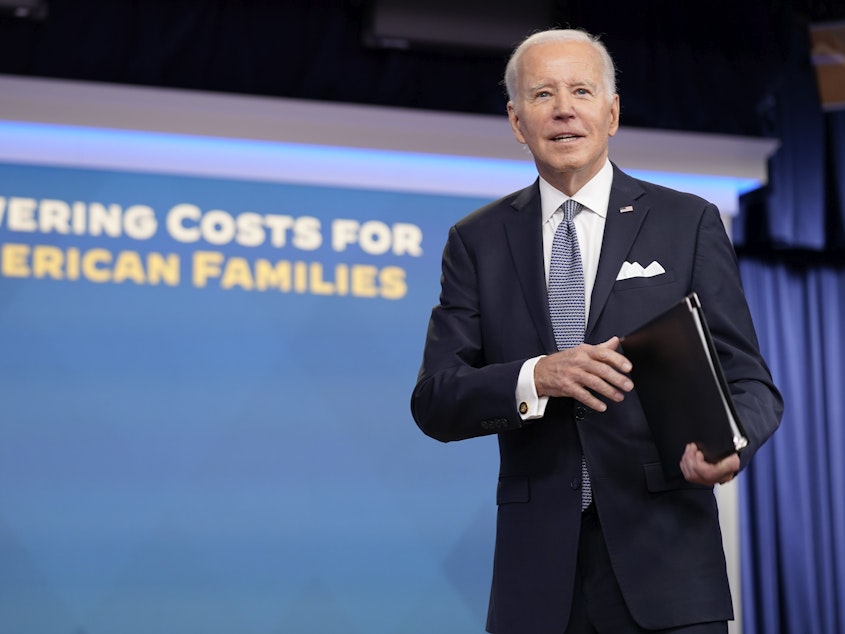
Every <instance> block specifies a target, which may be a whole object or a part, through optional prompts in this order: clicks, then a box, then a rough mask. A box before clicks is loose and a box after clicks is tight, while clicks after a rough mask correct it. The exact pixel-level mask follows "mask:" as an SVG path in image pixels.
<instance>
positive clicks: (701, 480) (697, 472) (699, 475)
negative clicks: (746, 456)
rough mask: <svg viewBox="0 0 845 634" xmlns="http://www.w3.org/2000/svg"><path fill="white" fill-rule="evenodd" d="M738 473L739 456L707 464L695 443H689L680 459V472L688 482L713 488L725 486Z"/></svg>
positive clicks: (732, 455) (731, 456) (734, 455)
mask: <svg viewBox="0 0 845 634" xmlns="http://www.w3.org/2000/svg"><path fill="white" fill-rule="evenodd" d="M738 471H739V454H735V453H733V454H731V455H730V456H728V457H727V458H724V459H722V460H720V461H719V462H715V463H714V462H707V461H706V460H705V459H704V454H703V453H701V451H700V450H699V449H698V447H697V446H696V444H695V443H690V444H688V445H687V447H686V449H685V450H684V455H683V456H682V457H681V472H682V473H683V474H684V478H686V479H687V481H688V482H694V483H696V484H704V485H708V486H713V485H714V484H725V483H726V482H730V481H731V480H733V479H734V477H736V474H737V472H738Z"/></svg>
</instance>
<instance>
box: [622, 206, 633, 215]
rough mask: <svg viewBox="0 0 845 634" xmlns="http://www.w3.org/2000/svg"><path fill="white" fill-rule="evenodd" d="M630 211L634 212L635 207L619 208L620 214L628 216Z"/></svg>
mask: <svg viewBox="0 0 845 634" xmlns="http://www.w3.org/2000/svg"><path fill="white" fill-rule="evenodd" d="M629 211H634V207H633V206H632V205H627V206H625V207H620V208H619V213H620V214H626V213H628V212H629Z"/></svg>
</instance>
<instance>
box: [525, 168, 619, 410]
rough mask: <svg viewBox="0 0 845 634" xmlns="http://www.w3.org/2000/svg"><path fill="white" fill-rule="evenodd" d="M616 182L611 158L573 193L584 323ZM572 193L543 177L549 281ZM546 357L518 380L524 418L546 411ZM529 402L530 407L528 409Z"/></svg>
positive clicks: (531, 362) (533, 362)
mask: <svg viewBox="0 0 845 634" xmlns="http://www.w3.org/2000/svg"><path fill="white" fill-rule="evenodd" d="M612 184H613V166H612V165H611V164H610V161H609V160H606V161H605V164H604V166H603V167H602V168H601V170H599V172H598V174H596V175H595V176H593V178H592V179H590V181H589V182H587V184H585V185H584V186H583V187H582V188H581V189H579V190H578V191H577V192H575V194H574V195H573V196H572V198H573V199H575V201H576V202H579V203H581V205H582V207H583V208H582V209H581V211H580V212H579V213H578V214H577V215H576V216H575V219H574V222H575V232H576V234H577V235H578V247H579V249H580V251H581V264H582V266H583V268H584V311H585V314H584V323H586V321H587V318H588V317H589V315H590V296H591V295H592V293H593V284H595V281H596V270H597V269H598V266H599V255H600V253H601V244H602V237H603V236H604V223H605V220H606V218H607V205H608V202H609V200H610V187H611V185H612ZM569 198H570V197H569V196H567V195H566V194H564V193H563V192H561V191H560V190H557V189H555V188H554V187H552V186H551V185H550V184H549V183H548V182H546V181H545V180H543V178H542V177H540V203H541V206H542V213H543V225H542V227H543V261H544V263H545V267H546V285H547V286H548V283H549V265H550V262H551V259H552V242H553V240H554V235H555V231H556V230H557V227H558V225H559V224H560V223H561V222H562V220H563V211H562V210H561V209H560V206H561V205H562V204H563V203H564V202H565V201H567V200H568V199H569ZM541 358H542V357H534V358H533V359H529V360H528V361H526V362H525V363H524V364H523V365H522V369H521V370H520V372H519V379H518V381H517V384H516V403H517V411H519V412H520V416H521V417H522V419H523V420H532V419H535V418H542V416H543V414H545V412H546V404H547V403H548V402H549V397H548V396H544V397H540V396H538V395H537V389H536V387H535V385H534V366H535V365H537V361H539V360H540V359H541ZM526 406H527V409H526Z"/></svg>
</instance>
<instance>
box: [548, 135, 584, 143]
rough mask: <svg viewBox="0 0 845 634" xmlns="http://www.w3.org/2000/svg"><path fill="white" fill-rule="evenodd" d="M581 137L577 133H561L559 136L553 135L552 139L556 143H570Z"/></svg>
mask: <svg viewBox="0 0 845 634" xmlns="http://www.w3.org/2000/svg"><path fill="white" fill-rule="evenodd" d="M580 138H581V137H580V136H578V135H576V134H559V135H557V136H553V137H552V139H551V140H552V141H555V142H556V143H557V142H559V143H569V142H570V141H575V140H576V139H580Z"/></svg>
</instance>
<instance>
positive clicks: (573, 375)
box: [534, 337, 634, 412]
mask: <svg viewBox="0 0 845 634" xmlns="http://www.w3.org/2000/svg"><path fill="white" fill-rule="evenodd" d="M618 349H619V337H612V338H610V339H608V340H607V341H605V342H604V343H600V344H598V345H591V344H587V343H582V344H580V345H578V346H576V347H574V348H567V349H566V350H561V351H559V352H556V353H554V354H551V355H548V356H546V357H543V358H542V359H540V360H539V361H538V362H537V365H536V366H534V385H535V386H536V388H537V395H538V396H568V397H572V398H574V399H575V400H577V401H580V402H581V403H583V404H584V405H586V406H587V407H589V408H591V409H593V410H595V411H597V412H603V411H605V410H606V409H607V405H606V404H605V403H604V402H603V401H601V400H600V399H598V398H597V397H596V395H601V396H604V397H605V398H607V399H609V400H611V401H615V402H617V403H618V402H620V401H622V399H624V398H625V393H626V392H630V391H631V390H632V389H634V383H633V382H632V381H631V379H630V378H629V377H628V376H627V375H626V374H627V373H628V372H630V371H631V362H630V361H628V359H627V358H626V357H625V356H624V355H622V354H621V353H619V352H618Z"/></svg>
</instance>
